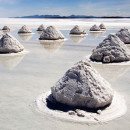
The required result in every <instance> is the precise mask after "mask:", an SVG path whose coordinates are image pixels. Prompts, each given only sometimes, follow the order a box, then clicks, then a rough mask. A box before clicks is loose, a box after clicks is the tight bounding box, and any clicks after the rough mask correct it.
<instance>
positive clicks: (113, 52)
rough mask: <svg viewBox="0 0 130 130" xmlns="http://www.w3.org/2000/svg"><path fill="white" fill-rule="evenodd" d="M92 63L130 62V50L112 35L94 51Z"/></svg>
mask: <svg viewBox="0 0 130 130" xmlns="http://www.w3.org/2000/svg"><path fill="white" fill-rule="evenodd" d="M90 59H91V60H92V61H96V62H103V63H113V62H123V61H129V60H130V50H129V49H128V48H127V46H126V45H125V44H124V43H123V42H122V41H121V40H120V39H119V37H117V36H116V35H113V34H110V35H109V36H108V37H107V38H105V39H104V40H103V42H102V43H100V44H99V45H98V46H97V47H96V49H94V50H93V52H92V55H91V56H90Z"/></svg>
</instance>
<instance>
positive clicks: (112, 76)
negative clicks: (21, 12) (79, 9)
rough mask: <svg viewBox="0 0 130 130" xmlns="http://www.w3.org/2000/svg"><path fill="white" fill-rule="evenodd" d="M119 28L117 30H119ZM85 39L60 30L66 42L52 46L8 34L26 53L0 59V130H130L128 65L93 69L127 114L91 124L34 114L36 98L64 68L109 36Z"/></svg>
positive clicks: (102, 34)
mask: <svg viewBox="0 0 130 130" xmlns="http://www.w3.org/2000/svg"><path fill="white" fill-rule="evenodd" d="M119 29H120V28H119ZM119 29H108V30H107V31H106V32H104V33H100V34H92V33H89V32H88V29H87V33H88V35H87V36H86V37H70V36H69V35H68V34H69V30H61V32H62V33H63V34H64V36H65V37H66V38H67V39H68V40H67V41H65V42H59V43H55V44H50V43H40V42H39V40H38V38H39V34H38V33H37V32H36V31H35V30H36V29H33V32H34V33H35V34H33V35H31V36H19V35H18V34H17V31H18V30H17V29H15V30H13V31H11V32H10V33H11V34H12V35H13V36H14V37H16V38H17V39H18V40H19V41H20V42H21V43H22V44H23V46H24V47H25V49H26V50H28V51H29V53H28V54H25V55H21V56H12V57H10V56H8V57H2V56H0V130H52V129H53V130H66V129H68V130H73V129H74V130H80V129H81V130H130V66H126V65H122V66H118V65H111V66H107V65H98V64H93V67H94V68H95V69H97V70H98V72H100V74H101V75H102V76H103V77H104V78H105V79H106V80H108V81H109V82H110V83H111V85H112V87H113V89H115V90H116V91H117V92H118V93H120V94H121V95H123V96H124V98H125V100H126V105H127V113H126V114H125V115H124V116H122V117H120V118H117V119H115V120H112V121H110V122H106V123H102V124H96V125H94V124H93V125H90V124H80V123H74V122H69V121H64V120H58V119H56V118H52V117H50V116H48V115H46V116H45V115H43V114H40V113H38V112H37V111H35V107H34V104H35V99H36V98H37V96H39V95H40V94H41V93H42V92H46V91H49V90H50V88H51V87H52V86H53V85H54V84H55V83H56V81H57V80H58V79H59V78H60V77H61V76H63V74H64V73H65V72H66V70H67V69H69V68H70V67H71V66H72V65H73V64H74V63H76V62H77V61H79V60H81V59H85V57H86V56H87V55H90V54H91V51H92V49H94V48H95V47H96V46H97V45H98V44H99V43H100V42H101V41H102V40H103V39H104V38H105V37H106V36H107V35H108V34H109V33H115V32H117V31H118V30H119Z"/></svg>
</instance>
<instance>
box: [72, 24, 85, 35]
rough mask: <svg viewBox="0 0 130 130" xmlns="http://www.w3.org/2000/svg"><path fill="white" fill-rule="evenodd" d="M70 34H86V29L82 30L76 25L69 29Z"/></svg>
mask: <svg viewBox="0 0 130 130" xmlns="http://www.w3.org/2000/svg"><path fill="white" fill-rule="evenodd" d="M70 34H71V35H82V34H86V31H85V30H83V29H82V28H81V27H80V26H78V25H76V26H74V28H73V29H72V30H70Z"/></svg>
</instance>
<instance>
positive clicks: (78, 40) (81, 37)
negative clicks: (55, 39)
mask: <svg viewBox="0 0 130 130" xmlns="http://www.w3.org/2000/svg"><path fill="white" fill-rule="evenodd" d="M70 38H71V40H72V41H73V42H74V43H81V42H82V41H83V40H84V39H86V36H72V35H70Z"/></svg>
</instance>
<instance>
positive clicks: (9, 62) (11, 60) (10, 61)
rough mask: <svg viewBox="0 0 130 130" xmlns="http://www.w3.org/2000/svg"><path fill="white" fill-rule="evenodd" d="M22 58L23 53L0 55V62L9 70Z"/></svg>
mask: <svg viewBox="0 0 130 130" xmlns="http://www.w3.org/2000/svg"><path fill="white" fill-rule="evenodd" d="M23 58H24V54H23V55H11V56H9V55H8V56H5V55H4V56H2V55H1V56H0V64H1V65H3V66H4V67H5V68H7V69H9V70H13V69H14V68H15V67H16V66H17V65H18V64H19V63H20V62H21V61H22V59H23Z"/></svg>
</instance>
